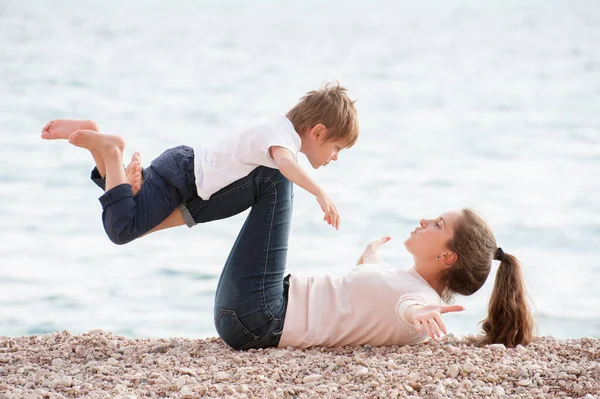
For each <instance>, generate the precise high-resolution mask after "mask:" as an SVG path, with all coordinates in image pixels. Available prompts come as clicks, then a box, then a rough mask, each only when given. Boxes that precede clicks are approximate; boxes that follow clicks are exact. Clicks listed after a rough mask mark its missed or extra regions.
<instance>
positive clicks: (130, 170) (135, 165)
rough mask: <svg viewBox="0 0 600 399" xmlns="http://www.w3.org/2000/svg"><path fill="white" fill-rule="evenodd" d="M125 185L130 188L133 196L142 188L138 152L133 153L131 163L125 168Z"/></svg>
mask: <svg viewBox="0 0 600 399" xmlns="http://www.w3.org/2000/svg"><path fill="white" fill-rule="evenodd" d="M125 177H126V178H127V183H129V185H130V186H131V192H132V194H133V195H134V196H135V195H136V194H137V193H138V192H139V191H140V189H141V188H142V179H143V177H142V158H141V156H140V153H139V152H135V153H133V156H132V157H131V162H129V165H127V167H126V168H125Z"/></svg>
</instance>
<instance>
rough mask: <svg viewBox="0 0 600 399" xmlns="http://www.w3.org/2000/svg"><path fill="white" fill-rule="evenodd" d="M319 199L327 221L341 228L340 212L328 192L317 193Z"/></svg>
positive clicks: (337, 228)
mask: <svg viewBox="0 0 600 399" xmlns="http://www.w3.org/2000/svg"><path fill="white" fill-rule="evenodd" d="M317 201H318V202H319V205H321V209H322V210H323V213H324V214H325V215H323V220H324V221H326V222H327V223H328V224H330V225H331V226H333V227H335V228H336V230H339V228H340V215H339V214H338V211H337V208H336V207H335V205H334V204H333V202H332V201H331V200H330V199H329V197H328V196H327V194H325V193H319V194H318V195H317Z"/></svg>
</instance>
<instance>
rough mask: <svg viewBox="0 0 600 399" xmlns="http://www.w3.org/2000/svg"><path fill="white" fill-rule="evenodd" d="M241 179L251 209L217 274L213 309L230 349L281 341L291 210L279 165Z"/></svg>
mask: <svg viewBox="0 0 600 399" xmlns="http://www.w3.org/2000/svg"><path fill="white" fill-rule="evenodd" d="M244 181H246V183H247V184H248V185H250V187H251V191H252V192H253V196H254V197H253V203H252V209H251V210H250V214H249V215H248V218H247V219H246V222H245V223H244V225H243V227H242V229H241V231H240V233H239V235H238V237H237V239H236V241H235V244H234V245H233V249H232V250H231V253H230V254H229V257H228V259H227V262H226V263H225V267H224V268H223V271H222V273H221V277H220V279H219V284H218V286H217V292H216V298H215V308H214V317H215V326H216V329H217V332H218V333H219V336H220V337H221V338H222V339H223V340H224V341H225V343H227V344H228V345H229V346H231V347H232V348H234V349H249V348H256V347H264V346H276V345H277V343H278V341H279V336H280V334H281V330H282V328H283V318H284V316H285V307H286V299H285V296H284V295H285V290H284V272H285V264H286V257H287V248H288V237H289V231H290V225H291V215H292V183H291V182H290V181H289V180H287V179H286V178H285V177H284V176H283V175H282V174H281V173H280V172H279V170H277V169H271V168H266V167H259V168H257V169H255V170H254V171H253V172H252V173H250V175H248V176H247V177H246V178H245V179H244ZM245 191H246V190H245Z"/></svg>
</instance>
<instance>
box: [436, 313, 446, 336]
mask: <svg viewBox="0 0 600 399" xmlns="http://www.w3.org/2000/svg"><path fill="white" fill-rule="evenodd" d="M435 322H436V323H437V325H438V326H439V327H440V329H441V330H442V331H443V332H444V334H448V330H447V329H446V325H445V324H444V321H443V320H442V318H441V317H440V316H439V315H435Z"/></svg>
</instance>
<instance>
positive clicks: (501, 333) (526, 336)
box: [442, 209, 535, 347]
mask: <svg viewBox="0 0 600 399" xmlns="http://www.w3.org/2000/svg"><path fill="white" fill-rule="evenodd" d="M448 248H449V249H450V250H452V251H454V252H456V254H457V255H458V259H457V261H456V263H455V264H454V265H453V266H452V267H451V268H449V269H448V270H447V272H446V273H445V274H444V275H443V276H442V283H443V284H444V287H445V290H444V292H443V294H442V299H443V300H445V301H448V300H450V299H451V298H452V297H453V296H454V295H455V294H460V295H471V294H473V293H475V292H476V291H477V290H479V288H481V286H483V284H484V283H485V281H486V279H487V277H488V275H489V273H490V269H491V265H492V259H493V258H494V256H495V255H496V253H497V252H500V259H501V261H500V266H499V267H498V271H497V272H496V281H495V283H494V288H493V290H492V294H491V297H490V302H489V306H488V316H487V318H486V319H485V320H483V321H482V323H481V327H482V329H483V332H484V334H485V336H484V338H483V343H484V344H491V343H501V344H504V345H506V346H507V347H515V346H516V345H519V344H521V345H527V344H528V343H530V342H531V341H532V340H533V334H534V328H535V325H534V322H533V317H532V315H531V312H530V310H529V304H528V303H527V291H526V289H525V282H524V280H523V274H522V272H521V264H520V263H519V261H518V260H517V258H516V257H514V256H513V255H510V254H507V253H504V252H503V251H498V246H497V244H496V238H495V237H494V234H493V233H492V230H491V229H490V227H489V226H488V225H487V223H486V222H485V221H484V220H483V219H482V218H481V217H480V216H479V215H477V213H475V212H474V211H472V210H470V209H463V210H462V215H461V217H460V218H459V220H458V221H457V222H456V223H455V225H454V236H453V237H452V239H451V240H450V241H449V242H448Z"/></svg>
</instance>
